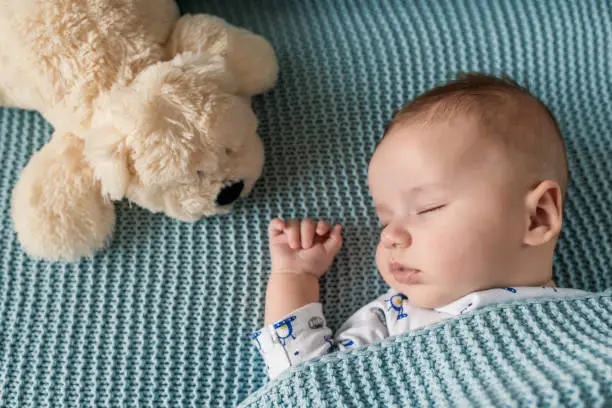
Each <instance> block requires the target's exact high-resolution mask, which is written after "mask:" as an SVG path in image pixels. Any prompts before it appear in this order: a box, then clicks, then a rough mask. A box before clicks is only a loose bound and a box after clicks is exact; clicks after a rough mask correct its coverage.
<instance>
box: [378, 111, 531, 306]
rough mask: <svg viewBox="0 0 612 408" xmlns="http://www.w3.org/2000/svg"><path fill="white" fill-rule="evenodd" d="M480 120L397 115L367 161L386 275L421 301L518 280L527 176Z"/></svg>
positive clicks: (434, 302) (435, 302) (436, 301)
mask: <svg viewBox="0 0 612 408" xmlns="http://www.w3.org/2000/svg"><path fill="white" fill-rule="evenodd" d="M517 171H519V170H517V169H516V168H512V166H511V165H510V163H508V160H507V159H506V158H505V156H504V155H503V154H502V152H501V151H500V149H498V148H497V147H495V146H494V145H493V144H492V143H491V142H490V141H489V140H488V139H487V138H485V137H483V134H482V130H481V129H480V128H479V126H478V124H477V122H475V121H474V120H471V119H469V118H455V119H452V120H450V121H445V122H441V123H437V124H430V125H421V124H411V123H405V124H398V125H396V126H394V127H393V128H392V129H391V131H390V132H389V133H388V134H387V135H386V136H385V138H384V140H383V141H382V142H381V144H380V146H379V147H378V148H377V150H376V152H375V153H374V156H373V158H372V160H371V163H370V168H369V175H368V178H369V185H370V192H371V194H372V197H373V199H374V204H375V205H376V210H377V213H378V216H379V218H380V222H381V225H382V226H383V228H382V232H381V237H380V243H379V245H378V248H377V253H376V263H377V266H378V268H379V271H380V273H381V275H382V277H383V279H384V280H385V281H386V282H387V283H388V284H389V285H390V286H391V287H393V288H395V289H397V290H398V291H400V292H402V293H404V294H406V295H407V296H408V298H409V299H410V301H411V303H412V304H414V305H416V306H420V307H426V308H433V307H439V306H442V305H445V304H448V303H450V302H452V301H454V300H456V299H458V298H459V297H461V296H464V295H466V294H468V293H470V292H473V291H476V290H482V289H487V288H491V287H499V286H506V285H507V286H510V285H513V284H514V285H517V284H520V282H518V281H517V279H516V278H515V277H514V271H513V263H514V264H515V262H513V260H515V259H516V258H515V257H516V256H518V254H519V252H520V251H521V247H522V237H523V233H524V230H525V228H526V224H527V219H528V218H526V215H525V207H524V196H525V192H526V191H527V189H528V187H529V186H527V185H523V184H522V182H521V181H520V180H517V179H519V178H520V177H517Z"/></svg>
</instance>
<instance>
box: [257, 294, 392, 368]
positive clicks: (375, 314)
mask: <svg viewBox="0 0 612 408" xmlns="http://www.w3.org/2000/svg"><path fill="white" fill-rule="evenodd" d="M388 335H389V334H388V330H387V327H386V324H385V317H384V312H383V311H382V310H381V309H379V308H377V307H375V306H372V305H366V306H365V307H363V308H362V309H360V310H359V311H358V312H357V313H355V314H354V315H353V316H352V317H351V318H350V319H349V320H347V321H346V323H344V324H343V325H342V327H341V328H340V330H339V331H338V335H337V339H334V337H333V336H332V332H331V330H330V329H329V328H328V327H327V324H326V321H325V317H324V316H323V308H322V305H321V304H320V303H310V304H308V305H306V306H303V307H301V308H299V309H297V310H295V311H294V312H292V313H290V314H288V315H287V316H285V317H283V318H282V319H281V320H279V321H277V322H275V323H273V324H270V325H267V326H265V327H263V328H262V329H261V330H258V331H256V332H255V333H253V334H252V340H253V342H254V343H255V344H256V346H257V347H258V349H259V351H260V353H261V355H262V357H263V359H264V361H265V363H266V367H267V369H268V376H269V377H270V379H274V378H276V377H278V375H280V374H281V373H282V372H283V371H285V370H286V369H288V368H289V367H291V366H294V365H296V364H298V363H302V362H305V361H308V360H311V359H313V358H315V357H319V356H322V355H325V354H328V353H331V352H333V351H335V350H337V349H340V350H347V349H351V348H355V347H358V346H362V345H365V344H372V343H376V342H378V341H380V340H382V339H384V338H386V337H388ZM336 340H337V341H336Z"/></svg>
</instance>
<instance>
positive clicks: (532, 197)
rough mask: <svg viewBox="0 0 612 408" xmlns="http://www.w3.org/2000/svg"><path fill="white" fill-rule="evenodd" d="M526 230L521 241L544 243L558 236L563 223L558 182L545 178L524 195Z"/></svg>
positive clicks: (530, 243) (561, 194)
mask: <svg viewBox="0 0 612 408" xmlns="http://www.w3.org/2000/svg"><path fill="white" fill-rule="evenodd" d="M526 208H527V214H526V230H525V237H524V239H523V243H524V244H525V245H528V246H538V245H543V244H546V243H548V242H550V241H552V240H554V239H556V238H557V237H558V236H559V233H560V232H561V226H562V224H563V193H562V191H561V187H560V186H559V184H558V183H557V182H555V181H552V180H545V181H542V182H541V183H539V184H538V185H537V186H536V187H534V188H533V189H532V190H531V191H530V192H529V193H528V194H527V197H526Z"/></svg>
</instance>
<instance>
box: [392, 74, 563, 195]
mask: <svg viewBox="0 0 612 408" xmlns="http://www.w3.org/2000/svg"><path fill="white" fill-rule="evenodd" d="M458 115H468V116H472V117H474V118H476V119H477V120H478V121H479V124H480V125H481V126H483V129H486V132H487V134H490V135H491V136H494V137H495V138H496V139H497V140H499V141H501V142H502V143H503V145H504V147H506V148H507V149H508V151H509V152H510V153H511V154H513V155H514V156H515V158H516V159H517V160H521V161H523V162H524V164H525V165H526V166H528V167H527V168H528V169H529V170H531V171H532V172H534V173H535V175H536V176H537V177H539V178H546V179H552V180H555V181H557V182H558V183H559V185H560V187H561V190H562V192H563V194H565V192H566V190H567V184H568V178H569V176H568V165H567V153H566V149H565V143H564V141H563V138H562V136H561V131H560V129H559V125H558V124H557V121H556V119H555V117H554V115H553V114H552V112H551V111H550V110H549V109H548V107H547V106H546V105H545V104H544V103H543V102H541V101H540V100H539V99H538V98H536V97H535V96H534V95H532V94H531V93H530V92H529V91H528V90H527V88H526V87H523V86H521V85H519V84H518V83H517V82H516V81H514V80H512V79H510V78H509V77H507V76H502V77H496V76H493V75H488V74H483V73H465V74H459V75H457V78H456V79H454V80H452V81H450V82H447V83H445V84H442V85H439V86H436V87H434V88H432V89H430V90H428V91H427V92H425V93H423V94H421V95H419V96H417V97H416V98H415V99H413V100H411V101H410V102H408V103H407V104H406V105H405V106H404V107H402V108H401V109H400V110H399V111H398V112H396V113H395V114H394V115H393V118H392V119H391V121H390V122H389V124H388V125H387V126H386V128H385V134H387V133H388V132H389V131H390V130H391V129H392V128H394V127H395V126H396V125H398V124H400V123H406V122H410V123H414V122H417V123H423V124H426V125H427V124H430V123H434V122H436V121H439V120H448V119H451V118H454V117H456V116H458ZM540 181H541V180H540Z"/></svg>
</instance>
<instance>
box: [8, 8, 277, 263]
mask: <svg viewBox="0 0 612 408" xmlns="http://www.w3.org/2000/svg"><path fill="white" fill-rule="evenodd" d="M277 71H278V68H277V61H276V58H275V55H274V51H273V49H272V47H271V46H270V45H269V44H268V42H267V41H266V40H264V39H263V38H261V37H259V36H257V35H255V34H253V33H250V32H248V31H246V30H243V29H240V28H237V27H234V26H231V25H229V24H227V23H226V22H224V21H223V20H221V19H219V18H216V17H213V16H209V15H203V14H198V15H184V16H182V17H181V16H179V12H178V9H177V7H176V5H175V3H174V1H171V0H0V104H1V105H4V106H13V107H21V108H24V109H33V110H37V111H39V112H40V113H41V114H42V115H43V116H44V117H45V118H46V119H47V120H48V121H49V122H50V123H51V124H52V125H53V126H54V128H55V132H54V134H53V136H52V140H51V141H50V143H48V144H47V145H46V146H44V147H43V148H42V149H41V150H40V151H39V152H37V153H36V154H34V156H33V157H32V159H31V160H30V162H29V164H28V165H27V167H26V168H25V169H24V171H23V174H22V176H21V178H20V180H19V182H18V184H17V185H16V186H15V189H14V191H13V201H12V215H13V221H14V227H15V230H16V231H17V234H18V237H19V240H20V242H21V243H22V245H23V247H24V248H25V250H26V251H27V252H29V253H30V254H31V255H33V256H35V257H41V258H46V259H62V260H72V259H77V258H80V257H83V256H90V255H92V254H93V253H94V252H95V251H97V250H99V249H101V248H103V247H104V245H105V243H106V242H107V241H108V238H109V236H110V234H111V232H112V229H113V224H114V219H115V216H114V210H113V205H112V201H116V200H121V199H123V198H127V199H129V200H131V201H132V202H134V203H137V204H138V205H140V206H142V207H144V208H147V209H149V210H151V211H155V212H159V211H163V212H165V213H166V214H168V215H169V216H171V217H174V218H177V219H180V220H184V221H195V220H198V219H200V218H202V217H204V216H209V215H213V214H218V213H223V212H227V211H228V210H229V209H230V208H231V205H219V204H218V203H217V201H219V200H218V198H219V194H220V193H221V191H222V189H223V188H224V187H227V186H228V185H230V184H232V183H239V182H242V183H240V185H241V186H242V185H243V186H244V187H243V189H242V191H241V192H240V196H245V195H247V194H248V193H249V192H250V190H251V189H252V187H253V184H254V183H255V181H256V180H257V179H258V177H259V176H260V174H261V171H262V166H263V160H264V157H263V146H262V143H261V140H260V138H259V136H258V135H257V133H256V130H257V118H256V117H255V115H254V113H253V111H252V109H251V107H250V98H251V96H253V95H256V94H259V93H262V92H265V91H267V90H268V89H270V88H271V87H272V86H274V84H275V81H276V78H277ZM24 137H27V135H24Z"/></svg>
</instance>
